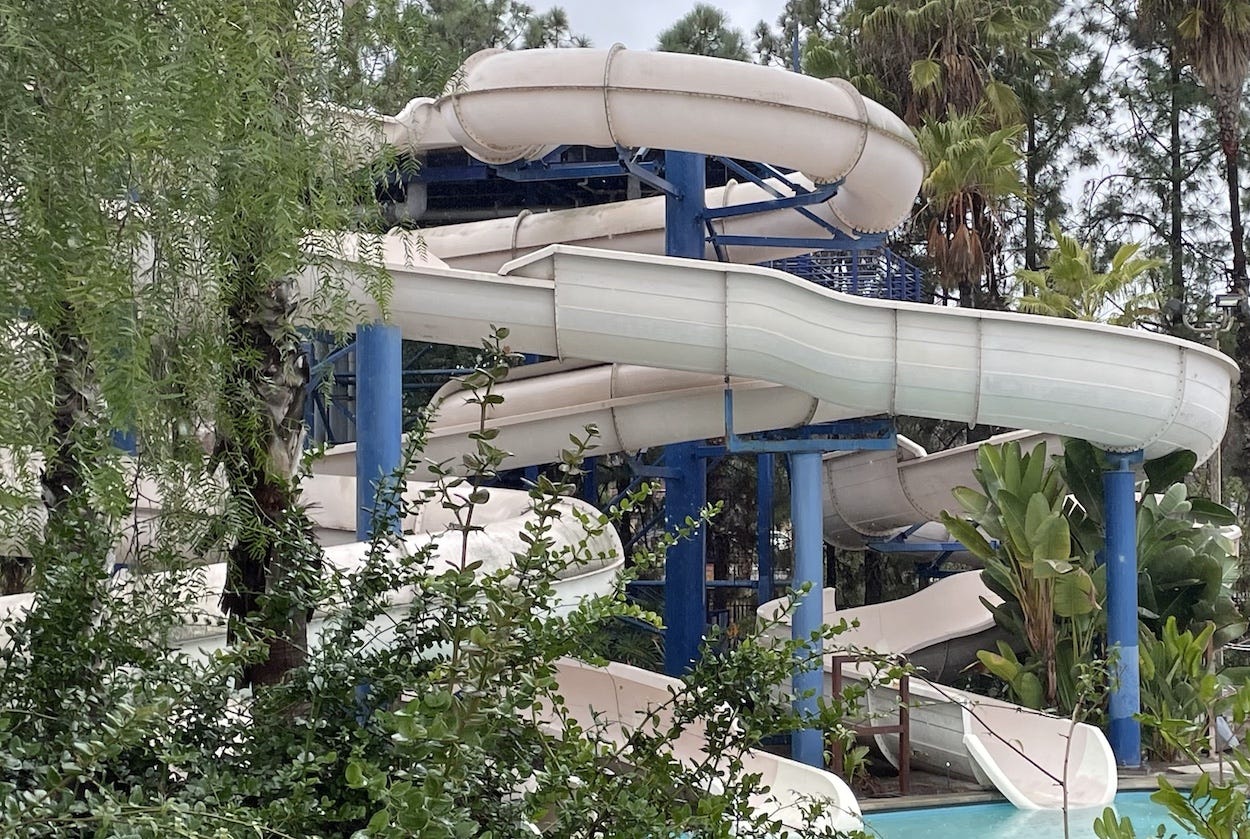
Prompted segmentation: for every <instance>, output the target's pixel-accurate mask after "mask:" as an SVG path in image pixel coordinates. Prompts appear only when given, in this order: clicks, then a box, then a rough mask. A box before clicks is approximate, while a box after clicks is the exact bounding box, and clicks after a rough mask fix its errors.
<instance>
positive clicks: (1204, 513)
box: [1189, 498, 1237, 527]
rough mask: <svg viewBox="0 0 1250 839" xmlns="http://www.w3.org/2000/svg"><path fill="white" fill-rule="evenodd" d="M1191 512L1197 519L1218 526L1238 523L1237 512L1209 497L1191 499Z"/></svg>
mask: <svg viewBox="0 0 1250 839" xmlns="http://www.w3.org/2000/svg"><path fill="white" fill-rule="evenodd" d="M1189 512H1190V515H1192V516H1193V517H1194V520H1195V521H1200V522H1205V523H1207V524H1213V525H1216V526H1217V527H1227V526H1229V525H1234V524H1236V523H1237V514H1236V513H1234V512H1233V511H1232V510H1230V509H1228V508H1227V507H1225V506H1224V505H1223V504H1217V503H1215V502H1214V501H1212V500H1211V499H1209V498H1191V499H1189Z"/></svg>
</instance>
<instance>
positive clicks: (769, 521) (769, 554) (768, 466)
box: [755, 452, 773, 603]
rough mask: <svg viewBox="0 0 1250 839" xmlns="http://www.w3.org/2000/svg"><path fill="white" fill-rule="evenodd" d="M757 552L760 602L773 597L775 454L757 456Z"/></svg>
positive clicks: (765, 453)
mask: <svg viewBox="0 0 1250 839" xmlns="http://www.w3.org/2000/svg"><path fill="white" fill-rule="evenodd" d="M755 473H756V480H757V482H758V483H756V486H755V553H756V558H757V560H758V566H759V577H760V582H759V595H758V596H759V602H760V603H767V602H768V601H769V600H772V599H773V456H772V454H771V453H770V452H764V453H763V454H759V455H756V457H755Z"/></svg>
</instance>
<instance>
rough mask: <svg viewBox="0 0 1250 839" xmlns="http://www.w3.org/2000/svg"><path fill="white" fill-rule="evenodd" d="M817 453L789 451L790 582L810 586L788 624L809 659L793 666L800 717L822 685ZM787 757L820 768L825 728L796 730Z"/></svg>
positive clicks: (806, 715) (814, 703)
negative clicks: (791, 575) (791, 528)
mask: <svg viewBox="0 0 1250 839" xmlns="http://www.w3.org/2000/svg"><path fill="white" fill-rule="evenodd" d="M821 460H822V458H821V455H820V453H819V452H800V453H797V454H793V455H791V456H790V498H791V502H790V503H791V513H790V515H791V519H792V524H793V527H794V586H795V588H798V587H801V586H803V585H810V586H811V589H810V590H809V591H808V592H807V594H805V595H804V596H803V599H802V600H800V601H799V603H798V606H797V607H796V608H795V611H794V617H793V620H792V623H791V625H790V628H791V633H792V637H793V639H794V640H795V641H802V642H804V643H805V647H804V648H803V650H802V651H801V652H800V653H799V655H800V656H803V657H804V658H806V659H807V660H808V661H807V664H805V665H804V664H800V665H799V666H798V667H796V668H795V671H794V695H795V699H794V710H795V713H796V714H797V715H798V716H799V717H800V718H801V719H814V718H815V716H816V714H817V711H818V707H819V703H820V695H821V688H822V687H823V684H824V668H823V666H822V661H823V656H822V653H823V648H822V644H821V642H820V640H819V631H820V626H821V624H822V623H824V608H823V593H822V592H823V590H824V572H825V568H824V550H823V547H824V534H823V532H822V527H823V521H822V512H823V511H822V509H821V507H822V498H821V493H822V491H823V487H822V481H821ZM790 742H791V756H792V757H793V758H794V759H795V760H797V761H799V762H800V763H806V764H807V765H808V766H818V767H821V768H823V767H824V765H825V759H824V748H825V746H824V732H823V731H822V730H821V729H820V727H818V726H813V727H811V728H803V729H799V730H798V731H795V732H794V734H793V736H792V738H791V741H790Z"/></svg>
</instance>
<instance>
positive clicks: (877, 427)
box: [725, 388, 897, 454]
mask: <svg viewBox="0 0 1250 839" xmlns="http://www.w3.org/2000/svg"><path fill="white" fill-rule="evenodd" d="M733 415H734V394H733V389H732V388H725V451H726V452H729V453H730V454H745V453H751V454H759V453H761V452H775V453H780V454H795V453H799V452H845V451H867V450H874V451H889V450H890V449H893V448H895V446H896V445H897V443H896V437H895V433H894V422H893V420H890V419H888V418H887V419H858V420H841V421H839V422H827V423H817V424H815V425H807V426H803V427H802V428H787V429H781V430H778V431H764V432H760V433H757V434H751V435H749V436H746V437H740V436H738V434H736V433H735V432H734V423H733V418H734V417H733Z"/></svg>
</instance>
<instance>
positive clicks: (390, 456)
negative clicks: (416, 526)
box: [356, 323, 404, 540]
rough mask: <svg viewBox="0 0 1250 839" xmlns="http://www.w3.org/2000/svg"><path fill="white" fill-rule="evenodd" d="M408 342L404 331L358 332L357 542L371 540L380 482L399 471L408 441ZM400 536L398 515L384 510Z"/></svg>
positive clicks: (375, 328)
mask: <svg viewBox="0 0 1250 839" xmlns="http://www.w3.org/2000/svg"><path fill="white" fill-rule="evenodd" d="M402 350H403V339H402V338H401V337H400V334H399V327H398V326H389V325H387V324H382V323H372V324H367V325H362V326H360V327H359V328H358V329H357V330H356V538H358V539H362V540H363V539H368V538H369V531H370V528H371V526H372V522H373V517H374V511H375V504H376V500H377V491H378V486H379V483H380V482H381V481H382V480H385V479H387V478H389V477H390V476H391V474H392V473H393V472H394V471H395V470H396V469H398V468H399V466H400V458H401V457H402V456H403V454H402V451H401V446H402V441H403V375H404V374H403V364H402V360H401V356H402V354H403V353H402ZM378 512H379V514H382V515H387V516H389V517H390V518H391V523H390V524H391V528H392V529H393V530H394V531H396V532H398V531H399V526H400V521H399V517H398V516H397V515H396V514H395V512H396V511H395V510H393V509H389V510H386V511H382V510H379V511H378Z"/></svg>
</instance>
